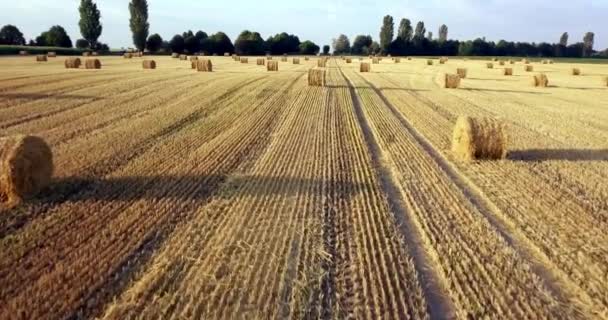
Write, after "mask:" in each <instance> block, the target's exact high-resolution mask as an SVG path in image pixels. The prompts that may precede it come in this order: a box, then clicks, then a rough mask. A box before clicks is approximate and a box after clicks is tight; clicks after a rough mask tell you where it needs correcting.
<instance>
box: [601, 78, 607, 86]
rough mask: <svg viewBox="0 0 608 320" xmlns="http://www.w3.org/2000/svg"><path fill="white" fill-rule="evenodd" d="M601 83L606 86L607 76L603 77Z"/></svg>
mask: <svg viewBox="0 0 608 320" xmlns="http://www.w3.org/2000/svg"><path fill="white" fill-rule="evenodd" d="M602 84H603V85H605V86H607V87H608V77H604V79H603V80H602Z"/></svg>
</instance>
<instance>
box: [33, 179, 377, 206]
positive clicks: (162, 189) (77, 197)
mask: <svg viewBox="0 0 608 320" xmlns="http://www.w3.org/2000/svg"><path fill="white" fill-rule="evenodd" d="M324 184H325V188H327V189H329V190H333V191H334V192H335V194H340V195H341V196H342V197H349V196H350V195H352V194H354V193H357V192H360V191H361V190H363V189H365V188H366V186H365V185H364V184H361V183H355V182H352V181H346V180H328V181H326V182H323V181H321V180H317V179H308V178H299V177H267V176H230V177H228V176H220V175H217V176H134V177H118V178H105V179H104V178H78V177H71V178H64V179H57V180H55V181H54V182H53V183H52V184H51V186H49V188H48V189H47V190H45V192H44V193H43V195H42V196H43V197H44V194H53V193H61V192H64V191H65V190H70V189H74V186H86V187H85V188H84V189H81V190H79V191H78V192H74V193H73V194H70V195H69V197H67V198H66V199H65V200H66V201H86V200H104V201H115V200H121V201H122V200H125V201H126V200H138V199H154V200H160V199H175V200H182V201H183V200H204V199H206V198H209V197H210V196H213V197H224V198H237V197H272V196H282V197H290V196H297V195H302V194H306V193H311V194H312V193H315V194H316V193H319V192H321V191H320V190H321V188H323V186H324Z"/></svg>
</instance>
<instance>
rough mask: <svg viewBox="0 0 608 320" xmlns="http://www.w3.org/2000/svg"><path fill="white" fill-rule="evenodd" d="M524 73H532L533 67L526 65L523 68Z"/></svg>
mask: <svg viewBox="0 0 608 320" xmlns="http://www.w3.org/2000/svg"><path fill="white" fill-rule="evenodd" d="M524 71H526V72H532V71H534V67H533V66H530V65H526V66H524Z"/></svg>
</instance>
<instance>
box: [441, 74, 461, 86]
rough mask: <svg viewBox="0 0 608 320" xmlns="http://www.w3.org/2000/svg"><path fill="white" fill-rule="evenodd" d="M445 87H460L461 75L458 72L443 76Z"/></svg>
mask: <svg viewBox="0 0 608 320" xmlns="http://www.w3.org/2000/svg"><path fill="white" fill-rule="evenodd" d="M443 79H444V80H443V87H444V88H447V89H457V88H458V87H460V79H461V78H460V75H458V74H447V73H446V74H445V75H444V77H443Z"/></svg>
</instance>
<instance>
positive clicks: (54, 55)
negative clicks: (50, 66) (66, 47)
mask: <svg viewBox="0 0 608 320" xmlns="http://www.w3.org/2000/svg"><path fill="white" fill-rule="evenodd" d="M46 56H47V57H49V58H55V57H57V52H55V51H49V52H48V53H47V54H46Z"/></svg>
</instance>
